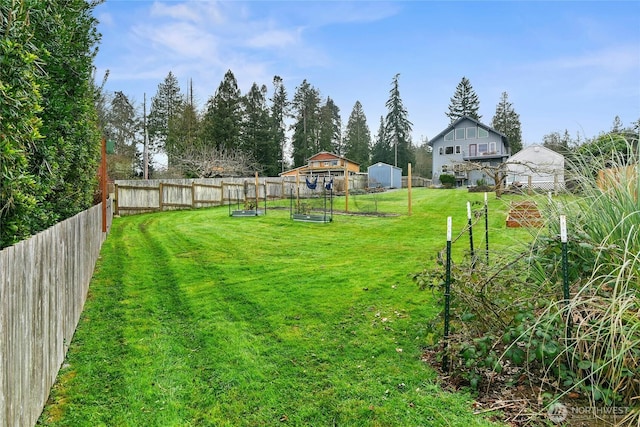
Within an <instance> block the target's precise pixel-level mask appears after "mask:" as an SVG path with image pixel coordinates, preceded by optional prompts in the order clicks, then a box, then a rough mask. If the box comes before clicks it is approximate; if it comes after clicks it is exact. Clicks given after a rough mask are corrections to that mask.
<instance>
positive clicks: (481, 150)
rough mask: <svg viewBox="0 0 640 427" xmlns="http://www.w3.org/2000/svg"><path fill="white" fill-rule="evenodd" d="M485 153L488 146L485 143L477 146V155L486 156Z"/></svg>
mask: <svg viewBox="0 0 640 427" xmlns="http://www.w3.org/2000/svg"><path fill="white" fill-rule="evenodd" d="M487 151H489V144H487V143H486V142H483V143H482V144H478V153H480V154H487Z"/></svg>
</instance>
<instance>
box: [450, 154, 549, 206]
mask: <svg viewBox="0 0 640 427" xmlns="http://www.w3.org/2000/svg"><path fill="white" fill-rule="evenodd" d="M510 165H519V166H523V167H524V168H525V169H527V170H529V171H530V172H532V173H537V174H542V173H550V174H552V173H554V172H555V169H554V168H553V167H552V166H550V165H549V166H547V165H540V164H536V163H533V162H528V161H506V162H502V163H499V164H493V165H491V164H483V163H477V162H458V163H456V164H455V166H456V169H458V171H464V172H471V171H480V172H482V173H484V174H485V175H487V176H489V177H490V178H491V179H492V180H493V182H494V189H495V192H496V197H497V198H500V197H501V196H502V194H503V193H504V186H505V180H506V179H507V175H508V174H509V166H510Z"/></svg>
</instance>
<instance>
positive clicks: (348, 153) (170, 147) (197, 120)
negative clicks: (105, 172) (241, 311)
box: [101, 70, 522, 178]
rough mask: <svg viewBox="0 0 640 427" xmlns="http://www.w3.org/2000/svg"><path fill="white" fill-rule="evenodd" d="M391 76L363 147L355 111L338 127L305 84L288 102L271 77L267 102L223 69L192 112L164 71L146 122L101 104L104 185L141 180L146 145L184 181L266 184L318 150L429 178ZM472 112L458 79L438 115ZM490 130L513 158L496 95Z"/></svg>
mask: <svg viewBox="0 0 640 427" xmlns="http://www.w3.org/2000/svg"><path fill="white" fill-rule="evenodd" d="M399 77H400V74H396V75H395V76H394V77H393V79H392V82H391V89H390V90H389V98H388V100H387V102H386V104H385V106H386V108H387V114H386V116H381V117H380V121H379V126H378V130H377V132H376V134H375V136H374V137H373V138H372V136H371V131H370V129H369V126H368V123H367V117H366V115H365V113H364V109H363V106H362V104H361V103H360V101H356V102H355V104H354V106H353V108H352V110H351V113H350V115H349V118H348V120H347V122H346V125H345V126H344V127H343V122H342V117H341V112H340V108H339V107H338V106H337V105H336V104H335V102H334V101H333V99H332V98H331V97H330V96H327V97H324V96H322V95H321V93H320V91H319V90H318V89H317V88H316V87H314V86H313V85H312V84H311V83H310V82H308V81H307V80H306V79H305V80H303V82H302V83H301V84H300V85H299V86H298V87H296V88H295V92H294V94H293V96H292V97H291V98H289V96H288V93H287V90H286V87H285V85H284V82H283V80H282V78H281V77H279V76H275V77H274V78H273V81H272V86H273V87H272V91H271V93H272V94H271V96H270V97H269V96H267V94H268V88H267V86H266V85H259V84H257V83H255V82H254V83H253V85H252V86H251V88H250V89H249V91H248V92H247V93H245V94H242V93H241V91H240V90H239V88H238V82H237V80H236V78H235V76H234V74H233V72H232V70H228V71H227V72H226V73H225V75H224V77H223V79H222V81H221V82H220V84H219V86H218V88H217V90H216V91H215V93H214V95H212V96H211V97H210V98H209V99H208V100H207V102H206V105H205V106H204V108H203V109H202V111H198V109H197V107H196V105H195V103H194V101H193V90H192V89H191V88H189V90H187V93H184V92H183V91H182V89H181V88H180V85H179V83H178V79H177V78H176V76H175V75H174V74H173V73H172V72H171V71H170V72H169V74H168V75H167V77H166V78H165V79H164V81H163V82H161V83H160V84H159V85H158V89H157V92H156V94H155V95H154V96H153V97H152V98H151V103H150V109H149V114H148V116H147V114H146V100H145V106H144V109H143V110H144V111H143V117H140V111H139V108H134V106H133V105H132V103H131V102H130V101H129V99H128V98H127V96H126V95H124V94H123V93H122V92H115V93H114V94H106V95H105V96H104V99H105V102H103V103H102V104H101V106H102V109H103V112H102V113H101V116H104V117H105V126H104V132H105V134H106V135H107V137H108V138H110V139H112V140H114V143H115V147H116V154H115V155H114V157H113V158H112V159H111V161H110V165H111V171H110V173H111V176H117V177H119V178H129V177H132V176H135V175H141V174H142V170H143V166H142V160H141V156H140V154H141V153H140V150H138V149H137V148H136V147H139V146H141V145H143V144H145V143H146V144H147V147H148V148H149V150H150V152H151V153H155V154H157V153H164V154H165V155H166V156H167V160H168V166H169V169H170V170H171V171H173V172H174V173H177V174H178V175H180V176H186V177H203V176H205V177H206V176H218V175H221V176H222V175H242V174H247V173H249V172H252V171H258V172H260V173H262V174H264V175H269V176H273V175H277V174H278V173H280V172H282V171H284V170H285V169H288V168H290V167H299V166H302V165H304V164H305V163H306V161H307V159H308V158H309V157H311V156H312V155H314V154H315V153H317V152H320V151H328V152H332V153H335V154H338V155H342V156H344V157H347V158H349V159H351V160H353V161H355V162H357V163H359V164H360V166H361V170H362V171H363V172H364V171H366V169H367V167H368V166H369V165H371V164H373V163H377V162H384V163H388V164H393V165H396V166H398V167H400V168H402V170H403V172H404V173H407V165H408V164H409V163H413V164H414V167H415V166H416V162H417V163H418V167H417V168H415V169H414V170H415V171H417V172H418V173H421V174H422V175H424V176H429V175H430V172H431V160H430V159H431V157H430V153H429V152H428V147H427V146H419V145H416V144H414V143H413V141H412V137H411V131H412V127H413V123H411V122H410V121H409V119H408V111H407V110H406V108H405V107H404V104H403V101H402V97H401V96H400V88H399V86H400V85H399ZM478 110H479V100H478V96H477V94H476V93H475V91H474V90H473V87H472V86H471V83H470V82H469V80H468V79H467V78H466V77H463V78H462V80H461V82H460V84H459V85H458V87H457V88H456V91H455V93H454V96H453V97H452V98H451V104H450V105H449V112H448V113H446V115H447V116H448V117H449V118H450V119H451V121H452V122H453V121H454V120H455V119H457V118H458V117H461V116H463V115H468V116H471V117H474V118H476V119H478V120H479V119H480V116H479V115H478ZM491 125H492V126H493V127H494V128H495V129H496V130H498V131H500V132H503V133H504V134H505V135H506V136H507V137H508V139H509V141H510V143H511V146H512V149H513V150H512V151H513V152H516V151H519V150H520V148H521V147H522V142H521V139H522V137H521V124H520V117H519V115H518V114H517V113H516V112H515V110H514V108H513V105H512V104H511V103H510V102H509V100H508V94H507V93H506V92H503V93H502V95H501V98H500V102H499V104H498V105H497V107H496V113H495V115H494V118H493V120H492V123H491ZM289 139H290V141H289ZM422 142H424V141H422ZM289 148H290V152H289ZM288 159H290V160H291V162H290V163H289V162H288ZM152 169H153V168H152Z"/></svg>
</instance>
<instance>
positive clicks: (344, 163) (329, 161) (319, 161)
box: [280, 151, 360, 177]
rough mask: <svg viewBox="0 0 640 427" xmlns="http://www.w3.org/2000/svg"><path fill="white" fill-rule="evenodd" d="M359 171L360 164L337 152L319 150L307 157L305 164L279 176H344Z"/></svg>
mask: <svg viewBox="0 0 640 427" xmlns="http://www.w3.org/2000/svg"><path fill="white" fill-rule="evenodd" d="M345 171H346V172H348V173H349V175H351V174H356V173H359V172H360V164H358V163H356V162H354V161H352V160H349V159H347V158H346V157H343V156H339V155H337V154H333V153H329V152H327V151H321V152H319V153H317V154H315V155H313V156H311V157H309V158H308V159H307V164H306V165H303V166H300V167H297V168H294V169H291V170H288V171H285V172H282V173H281V174H280V176H296V175H301V176H306V175H321V176H338V177H340V176H344V175H345Z"/></svg>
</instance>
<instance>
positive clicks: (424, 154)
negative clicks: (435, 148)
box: [412, 141, 433, 178]
mask: <svg viewBox="0 0 640 427" xmlns="http://www.w3.org/2000/svg"><path fill="white" fill-rule="evenodd" d="M415 152H416V165H415V168H413V169H412V170H413V173H414V175H416V176H421V177H423V178H431V177H432V176H433V152H432V151H431V147H429V144H427V142H426V141H424V143H423V144H422V145H420V146H419V147H417V148H416V150H415Z"/></svg>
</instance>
